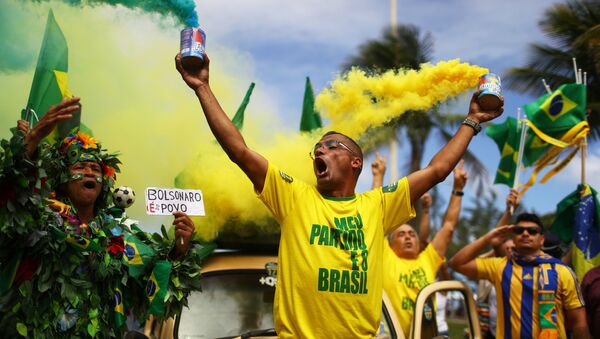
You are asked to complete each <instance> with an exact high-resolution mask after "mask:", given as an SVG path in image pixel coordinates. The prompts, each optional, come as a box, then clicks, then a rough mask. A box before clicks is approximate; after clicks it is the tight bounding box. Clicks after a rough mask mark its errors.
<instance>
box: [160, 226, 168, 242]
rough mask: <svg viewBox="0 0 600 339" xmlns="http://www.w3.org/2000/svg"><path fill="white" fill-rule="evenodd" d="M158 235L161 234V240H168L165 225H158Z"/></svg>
mask: <svg viewBox="0 0 600 339" xmlns="http://www.w3.org/2000/svg"><path fill="white" fill-rule="evenodd" d="M160 233H162V236H163V238H165V239H169V234H168V233H167V229H166V228H165V225H160Z"/></svg>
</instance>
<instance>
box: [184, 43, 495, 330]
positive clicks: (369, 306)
mask: <svg viewBox="0 0 600 339" xmlns="http://www.w3.org/2000/svg"><path fill="white" fill-rule="evenodd" d="M175 65H176V68H177V70H178V71H179V73H180V74H181V76H182V78H183V80H184V81H185V83H186V84H187V85H188V86H189V87H190V88H191V89H193V90H194V92H195V93H196V96H197V97H198V99H199V101H200V104H201V106H202V109H203V111H204V115H205V117H206V120H207V122H208V125H209V126H210V128H211V130H212V132H213V134H214V135H215V137H216V139H217V141H218V142H219V143H220V144H221V147H222V148H223V150H224V151H225V152H226V153H227V155H228V156H229V158H230V159H231V160H232V161H233V162H234V163H236V164H237V165H238V166H239V167H240V168H241V169H242V171H244V173H245V174H246V175H247V176H248V178H249V179H250V181H252V183H253V185H254V190H255V191H256V192H257V193H258V196H259V198H260V199H261V200H262V201H263V202H264V203H265V205H266V206H267V207H268V208H269V210H270V211H271V212H272V213H273V215H274V216H275V218H276V219H277V221H278V222H279V224H280V227H281V238H280V245H279V259H278V260H279V261H278V267H279V269H278V272H277V288H276V292H275V302H274V320H275V329H276V331H277V335H278V336H279V337H283V338H325V337H326V338H372V337H374V336H375V335H376V334H377V331H378V330H379V325H380V316H381V303H382V294H383V292H382V291H383V265H382V259H383V248H384V247H383V246H384V236H385V234H386V233H389V232H391V231H392V230H393V229H394V228H395V227H397V226H398V225H402V224H404V223H405V222H406V221H407V220H408V219H410V218H412V217H414V209H413V207H412V205H413V203H414V202H415V201H417V199H419V197H420V196H421V195H423V194H424V193H425V192H427V191H428V190H429V189H430V188H431V187H433V186H434V185H436V184H437V183H439V182H441V181H443V180H444V179H445V178H446V176H448V174H450V172H451V171H452V169H454V167H455V166H456V164H457V163H458V161H459V160H460V158H461V157H462V156H463V154H464V153H465V151H466V149H467V146H468V144H469V142H470V141H471V139H472V138H473V136H474V135H475V134H476V133H477V132H478V131H479V130H480V129H481V127H480V126H479V124H480V123H483V122H485V121H489V120H491V119H494V118H495V117H497V116H499V115H500V114H501V113H502V111H503V110H504V108H503V105H501V106H500V107H499V108H497V110H494V111H483V110H482V109H481V107H480V106H479V104H478V102H477V97H476V95H474V96H473V98H472V99H471V103H470V107H469V114H468V115H467V119H465V121H464V124H463V125H462V126H461V127H460V128H459V129H458V131H457V132H456V134H455V135H454V137H453V138H452V139H451V140H450V141H449V142H448V143H447V144H446V145H445V146H444V147H443V148H442V150H441V151H440V152H439V153H438V154H436V155H435V156H434V157H433V159H432V160H431V162H430V164H429V165H428V166H427V167H426V168H424V169H422V170H420V171H417V172H415V173H412V174H410V175H409V176H408V177H405V178H403V179H401V180H399V181H398V182H395V183H393V184H392V185H389V186H386V187H383V188H378V189H376V190H372V191H369V192H367V193H363V194H355V188H356V182H357V180H358V176H359V175H360V172H361V170H362V167H363V154H362V151H361V149H360V147H359V146H358V145H357V144H356V143H355V142H354V141H353V140H352V139H351V138H349V137H347V136H345V135H344V134H341V133H338V132H330V133H326V134H325V135H324V136H323V137H322V138H321V139H320V140H319V141H318V142H317V143H316V144H315V145H314V147H313V148H312V151H311V152H310V156H311V158H312V159H313V170H314V174H315V177H316V180H317V184H316V187H315V186H313V185H308V184H306V183H303V182H301V181H299V180H296V179H295V178H293V177H291V176H289V175H288V174H286V173H285V172H283V171H281V170H279V169H278V168H277V167H276V165H275V164H273V163H271V162H269V161H267V159H265V158H264V157H263V156H261V155H260V154H258V153H257V152H255V151H254V150H252V149H250V148H249V147H248V146H247V145H246V143H245V141H244V138H243V137H242V135H241V134H240V132H239V131H238V129H237V128H236V127H235V126H234V125H233V123H232V122H231V120H230V119H229V118H228V116H227V115H226V114H225V112H223V110H222V108H221V107H220V105H219V103H218V101H217V99H216V98H215V96H214V94H213V93H212V91H211V89H210V86H209V83H208V79H209V58H208V56H205V62H204V63H203V64H202V65H201V66H200V67H199V68H196V69H185V68H183V66H182V65H181V57H180V55H177V56H176V57H175Z"/></svg>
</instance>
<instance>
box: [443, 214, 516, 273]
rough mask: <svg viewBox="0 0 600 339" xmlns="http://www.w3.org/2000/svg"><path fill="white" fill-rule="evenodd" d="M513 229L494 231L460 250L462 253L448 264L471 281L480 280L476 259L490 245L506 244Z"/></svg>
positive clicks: (506, 228)
mask: <svg viewBox="0 0 600 339" xmlns="http://www.w3.org/2000/svg"><path fill="white" fill-rule="evenodd" d="M513 228H514V227H513V226H512V225H510V226H509V225H507V226H501V227H498V228H494V229H492V230H491V231H489V232H488V233H487V234H486V235H484V236H483V237H481V238H479V239H477V240H475V241H474V242H472V243H469V244H467V246H465V247H463V248H462V249H460V251H458V252H457V253H456V254H455V255H454V256H453V257H452V259H450V262H449V263H448V264H449V265H450V267H452V269H453V270H455V271H456V272H458V273H461V274H463V275H465V276H467V277H468V278H471V279H478V278H479V277H478V276H477V263H476V262H475V258H477V256H478V255H479V253H481V251H482V250H483V249H484V248H486V247H487V246H488V245H492V246H493V245H494V244H497V243H502V242H504V241H505V240H506V237H507V236H508V233H509V232H510V231H512V229H513Z"/></svg>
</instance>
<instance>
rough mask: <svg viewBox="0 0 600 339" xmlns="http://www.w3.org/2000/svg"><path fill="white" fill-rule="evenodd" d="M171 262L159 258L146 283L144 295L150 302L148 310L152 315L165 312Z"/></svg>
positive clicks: (159, 314)
mask: <svg viewBox="0 0 600 339" xmlns="http://www.w3.org/2000/svg"><path fill="white" fill-rule="evenodd" d="M171 267H172V264H171V262H170V261H168V260H159V261H157V262H156V264H155V265H154V269H153V270H152V274H151V275H150V278H148V282H147V283H146V296H147V297H148V302H149V303H150V308H149V309H148V311H149V312H150V314H154V315H158V316H161V315H164V314H165V296H166V294H167V291H168V289H169V280H170V279H171Z"/></svg>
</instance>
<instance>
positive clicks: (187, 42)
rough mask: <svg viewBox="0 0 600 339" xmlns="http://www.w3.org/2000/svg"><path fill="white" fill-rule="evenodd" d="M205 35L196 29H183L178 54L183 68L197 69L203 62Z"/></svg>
mask: <svg viewBox="0 0 600 339" xmlns="http://www.w3.org/2000/svg"><path fill="white" fill-rule="evenodd" d="M205 42H206V34H205V33H204V31H203V30H201V29H200V28H197V27H188V28H184V29H183V30H182V31H181V35H180V41H179V52H180V53H181V64H182V65H183V67H185V68H188V69H189V68H199V67H200V66H201V65H202V63H203V62H204V47H205V46H206V45H205Z"/></svg>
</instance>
